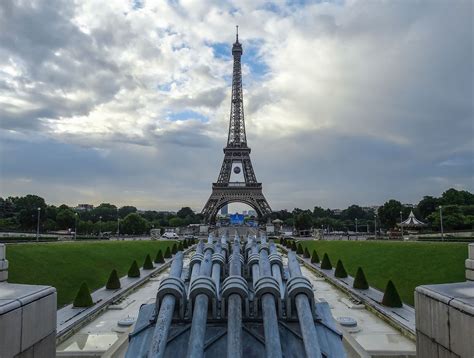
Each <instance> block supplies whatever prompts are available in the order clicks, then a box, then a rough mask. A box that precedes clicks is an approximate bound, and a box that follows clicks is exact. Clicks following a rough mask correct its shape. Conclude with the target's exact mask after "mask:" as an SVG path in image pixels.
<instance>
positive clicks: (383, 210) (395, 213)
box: [379, 199, 402, 228]
mask: <svg viewBox="0 0 474 358" xmlns="http://www.w3.org/2000/svg"><path fill="white" fill-rule="evenodd" d="M401 210H402V204H401V203H400V202H399V201H397V200H393V199H391V200H389V201H387V202H386V203H385V204H383V206H381V207H380V208H379V219H380V223H381V224H382V226H383V227H385V228H393V227H395V225H396V224H397V222H399V221H400V211H401Z"/></svg>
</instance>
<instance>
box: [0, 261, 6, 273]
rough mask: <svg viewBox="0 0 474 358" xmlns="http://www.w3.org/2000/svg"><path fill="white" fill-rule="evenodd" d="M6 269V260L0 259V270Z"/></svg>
mask: <svg viewBox="0 0 474 358" xmlns="http://www.w3.org/2000/svg"><path fill="white" fill-rule="evenodd" d="M6 270H8V260H0V271H6Z"/></svg>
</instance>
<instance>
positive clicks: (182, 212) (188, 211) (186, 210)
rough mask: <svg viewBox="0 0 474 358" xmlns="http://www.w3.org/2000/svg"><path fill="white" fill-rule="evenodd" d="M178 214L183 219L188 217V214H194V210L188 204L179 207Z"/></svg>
mask: <svg viewBox="0 0 474 358" xmlns="http://www.w3.org/2000/svg"><path fill="white" fill-rule="evenodd" d="M176 215H177V216H178V217H179V218H181V219H186V217H187V216H194V211H193V210H192V209H191V208H190V207H188V206H186V207H184V208H181V209H179V210H178V212H177V213H176Z"/></svg>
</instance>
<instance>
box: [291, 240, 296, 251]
mask: <svg viewBox="0 0 474 358" xmlns="http://www.w3.org/2000/svg"><path fill="white" fill-rule="evenodd" d="M291 249H292V250H293V251H296V250H297V248H296V242H295V240H291Z"/></svg>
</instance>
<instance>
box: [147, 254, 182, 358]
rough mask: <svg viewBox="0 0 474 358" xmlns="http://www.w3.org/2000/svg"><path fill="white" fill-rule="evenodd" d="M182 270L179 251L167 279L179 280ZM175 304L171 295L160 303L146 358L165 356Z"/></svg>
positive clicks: (166, 296) (174, 298)
mask: <svg viewBox="0 0 474 358" xmlns="http://www.w3.org/2000/svg"><path fill="white" fill-rule="evenodd" d="M182 270H183V252H182V251H179V252H178V253H177V254H176V256H175V258H174V260H173V263H172V264H171V270H170V274H169V277H172V278H180V277H181V272H182ZM175 303H176V297H175V296H174V295H172V294H167V295H165V296H164V297H163V300H162V301H161V305H160V309H159V313H158V317H157V319H156V325H155V329H154V331H153V338H152V341H151V347H150V349H149V351H148V358H161V357H163V356H164V354H165V350H166V342H167V340H168V335H169V329H170V325H171V320H172V318H173V312H174V308H175Z"/></svg>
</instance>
